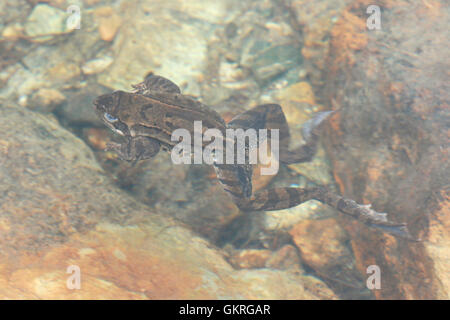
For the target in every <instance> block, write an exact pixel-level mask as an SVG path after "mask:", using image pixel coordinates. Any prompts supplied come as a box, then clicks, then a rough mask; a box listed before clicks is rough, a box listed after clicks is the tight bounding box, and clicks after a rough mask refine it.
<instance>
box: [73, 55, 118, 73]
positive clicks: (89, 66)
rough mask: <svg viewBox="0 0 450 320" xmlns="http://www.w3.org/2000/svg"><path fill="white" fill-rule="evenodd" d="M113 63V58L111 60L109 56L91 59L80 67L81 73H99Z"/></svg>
mask: <svg viewBox="0 0 450 320" xmlns="http://www.w3.org/2000/svg"><path fill="white" fill-rule="evenodd" d="M113 61H114V60H113V58H111V57H109V56H105V57H101V58H96V59H92V60H89V61H87V62H86V63H85V64H84V65H83V66H82V67H81V70H82V71H83V73H84V74H96V73H100V72H102V71H104V70H105V69H107V68H108V67H109V66H110V65H111V64H112V63H113Z"/></svg>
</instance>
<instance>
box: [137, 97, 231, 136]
mask: <svg viewBox="0 0 450 320" xmlns="http://www.w3.org/2000/svg"><path fill="white" fill-rule="evenodd" d="M145 97H146V98H148V99H149V103H151V101H153V102H154V103H160V104H161V105H163V106H164V108H166V109H167V111H166V113H167V114H168V115H171V116H180V117H183V118H185V119H186V120H192V121H199V120H202V121H203V127H208V128H217V129H219V130H221V131H223V132H224V131H225V121H224V120H223V119H222V117H221V116H220V115H219V114H218V113H217V112H216V111H215V110H212V109H211V108H209V107H208V106H206V105H204V104H203V103H201V102H199V101H196V100H194V99H193V98H191V97H189V96H185V95H182V94H176V93H167V92H151V93H147V94H146V95H145Z"/></svg>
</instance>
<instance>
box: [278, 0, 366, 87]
mask: <svg viewBox="0 0 450 320" xmlns="http://www.w3.org/2000/svg"><path fill="white" fill-rule="evenodd" d="M352 2H354V0H334V1H329V0H314V1H309V0H286V1H284V3H285V5H286V8H287V9H288V10H289V12H290V14H291V17H293V18H294V21H295V23H294V24H295V25H297V27H298V28H300V29H301V32H302V36H303V43H302V45H303V46H302V49H301V50H302V56H303V58H304V67H305V71H306V72H307V73H308V76H309V81H311V83H312V84H313V85H314V89H315V91H316V92H318V91H320V88H321V87H323V86H324V81H323V79H324V76H325V74H326V72H327V68H326V61H327V57H328V53H329V41H330V33H331V29H332V28H333V25H334V24H335V23H336V21H337V20H338V19H339V16H340V15H341V13H342V12H343V11H344V9H345V7H346V6H347V5H349V4H350V3H352ZM368 5H369V4H367V5H366V6H364V8H366V7H367V6H368Z"/></svg>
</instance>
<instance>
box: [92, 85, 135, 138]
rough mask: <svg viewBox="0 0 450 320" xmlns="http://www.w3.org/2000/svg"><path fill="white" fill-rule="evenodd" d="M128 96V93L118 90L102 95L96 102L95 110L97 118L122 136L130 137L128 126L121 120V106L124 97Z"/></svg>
mask: <svg viewBox="0 0 450 320" xmlns="http://www.w3.org/2000/svg"><path fill="white" fill-rule="evenodd" d="M126 94H127V93H126V92H124V91H119V90H118V91H114V92H113V93H108V94H104V95H101V96H99V97H97V98H96V99H95V100H94V110H95V113H96V114H97V116H98V117H99V118H100V119H102V121H103V122H104V123H105V124H106V125H107V126H108V127H109V128H111V129H112V130H113V131H114V132H116V133H118V134H120V135H122V136H129V135H130V131H129V129H128V125H127V124H126V123H124V122H122V121H121V119H120V118H121V116H120V104H121V100H122V98H123V96H124V95H126Z"/></svg>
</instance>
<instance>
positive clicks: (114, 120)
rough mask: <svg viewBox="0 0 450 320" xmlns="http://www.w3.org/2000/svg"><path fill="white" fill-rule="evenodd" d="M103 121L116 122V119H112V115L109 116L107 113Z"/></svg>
mask: <svg viewBox="0 0 450 320" xmlns="http://www.w3.org/2000/svg"><path fill="white" fill-rule="evenodd" d="M104 116H105V119H106V120H107V121H108V122H116V121H117V120H118V119H117V118H114V117H113V116H112V115H110V114H109V113H107V112H105V115H104Z"/></svg>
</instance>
